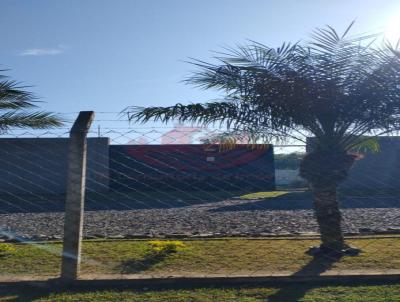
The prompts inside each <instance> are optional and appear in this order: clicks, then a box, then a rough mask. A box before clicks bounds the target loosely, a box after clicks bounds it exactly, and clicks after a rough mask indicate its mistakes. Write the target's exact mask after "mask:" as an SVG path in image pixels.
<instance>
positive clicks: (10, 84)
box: [0, 70, 62, 133]
mask: <svg viewBox="0 0 400 302" xmlns="http://www.w3.org/2000/svg"><path fill="white" fill-rule="evenodd" d="M0 72H1V70H0ZM25 88H26V87H24V86H20V85H19V83H17V82H15V81H12V80H9V79H8V78H7V77H6V76H4V75H0V132H2V133H5V132H7V131H8V130H10V129H12V128H33V129H44V128H52V127H58V126H60V125H61V124H62V122H61V120H60V118H59V117H58V116H57V115H55V114H53V113H49V112H45V111H40V110H37V109H36V108H37V105H36V104H35V103H36V102H37V101H36V97H35V96H34V95H33V94H32V93H30V92H28V91H25V90H24V89H25Z"/></svg>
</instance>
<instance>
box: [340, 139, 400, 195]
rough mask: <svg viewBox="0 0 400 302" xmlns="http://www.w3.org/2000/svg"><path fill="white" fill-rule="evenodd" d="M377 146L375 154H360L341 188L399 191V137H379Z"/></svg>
mask: <svg viewBox="0 0 400 302" xmlns="http://www.w3.org/2000/svg"><path fill="white" fill-rule="evenodd" d="M379 145H380V151H379V152H377V153H372V152H362V154H363V158H362V159H360V160H358V161H356V163H355V164H354V166H353V167H352V169H351V170H350V174H349V177H348V179H347V180H346V181H345V182H344V183H343V184H342V185H341V187H342V188H346V189H352V188H354V189H381V188H382V189H400V137H398V136H395V137H381V138H379Z"/></svg>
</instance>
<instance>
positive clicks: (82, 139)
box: [61, 111, 94, 280]
mask: <svg viewBox="0 0 400 302" xmlns="http://www.w3.org/2000/svg"><path fill="white" fill-rule="evenodd" d="M93 118H94V112H93V111H81V112H79V116H78V118H77V119H76V120H75V123H74V125H73V126H72V128H71V131H70V135H69V151H68V176H67V192H66V201H65V220H64V240H63V253H62V264H61V279H63V280H75V279H77V278H78V274H79V267H80V261H81V241H82V229H83V210H84V201H85V183H86V156H87V142H86V137H87V133H88V131H89V129H90V125H91V123H92V121H93Z"/></svg>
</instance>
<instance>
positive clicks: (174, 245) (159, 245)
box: [149, 240, 186, 255]
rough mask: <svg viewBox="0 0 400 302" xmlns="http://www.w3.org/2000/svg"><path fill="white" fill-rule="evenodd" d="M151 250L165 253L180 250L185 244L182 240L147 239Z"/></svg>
mask: <svg viewBox="0 0 400 302" xmlns="http://www.w3.org/2000/svg"><path fill="white" fill-rule="evenodd" d="M149 244H150V246H151V251H152V252H153V253H154V254H157V255H167V254H171V253H176V252H177V251H179V250H182V249H184V248H185V247H186V245H185V244H184V243H183V242H182V241H171V240H154V241H149Z"/></svg>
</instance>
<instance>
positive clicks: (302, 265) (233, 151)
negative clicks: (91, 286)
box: [0, 113, 400, 277]
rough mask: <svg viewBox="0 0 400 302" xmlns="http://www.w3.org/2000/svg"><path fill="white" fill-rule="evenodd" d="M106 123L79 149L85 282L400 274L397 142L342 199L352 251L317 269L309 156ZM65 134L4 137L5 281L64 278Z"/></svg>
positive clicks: (351, 182) (0, 180)
mask: <svg viewBox="0 0 400 302" xmlns="http://www.w3.org/2000/svg"><path fill="white" fill-rule="evenodd" d="M71 116H73V114H71ZM104 116H105V117H104ZM110 116H114V115H113V114H111V113H104V114H103V115H100V118H98V119H97V120H95V122H94V125H93V126H92V128H91V130H90V132H89V134H88V139H87V143H88V155H87V166H86V167H87V172H86V195H85V213H84V227H83V236H84V239H86V241H85V242H84V244H83V251H82V268H81V273H82V275H85V274H91V275H92V276H93V274H94V275H96V274H106V275H107V274H113V275H120V274H138V275H140V276H150V277H152V276H154V277H160V276H182V275H183V276H199V275H201V276H213V275H224V276H235V275H245V276H259V275H262V276H268V275H284V274H288V275H290V274H304V273H305V274H308V273H310V274H321V273H324V272H330V273H331V274H343V273H346V272H348V271H351V272H353V273H362V272H377V271H379V272H383V273H390V272H394V271H396V270H399V269H400V257H399V256H398V253H397V250H398V248H399V246H400V237H398V235H397V234H400V210H399V201H398V200H399V194H398V193H399V191H398V188H399V186H398V181H399V179H400V177H399V176H400V175H398V172H397V170H398V168H397V167H398V164H399V162H398V158H399V156H398V151H397V150H398V147H396V146H398V143H397V138H393V137H392V138H390V139H388V138H382V140H381V151H380V152H379V153H377V154H372V153H368V152H367V153H365V154H364V158H363V159H362V160H360V161H358V162H357V163H356V164H355V166H354V167H353V170H352V171H351V173H350V175H349V177H348V179H347V180H346V181H345V182H344V183H343V184H342V186H341V187H340V188H339V200H340V206H341V213H342V217H343V221H342V230H343V233H344V234H345V236H346V240H347V242H348V243H349V244H350V245H352V246H356V247H357V248H360V249H361V251H362V252H361V254H360V255H358V256H355V257H347V256H346V257H339V258H338V257H337V256H334V255H324V256H322V257H319V258H313V257H312V256H310V255H307V254H306V253H305V252H306V251H307V250H308V248H309V247H310V246H315V245H318V244H319V238H318V233H319V229H318V224H317V222H316V219H315V217H314V216H315V215H314V210H313V198H312V193H311V191H310V190H309V188H308V185H307V183H306V182H305V180H303V179H302V178H301V177H300V176H299V163H300V161H301V158H302V157H303V156H304V154H305V152H306V146H304V145H278V144H275V145H262V146H261V145H259V146H247V145H245V144H244V143H245V142H242V144H240V142H239V144H237V145H235V146H230V147H229V146H228V147H226V146H222V145H218V144H206V143H203V141H204V139H206V138H209V137H211V136H212V135H214V134H215V133H216V132H217V131H218V130H216V129H207V128H199V127H190V126H185V125H179V124H177V125H174V126H172V127H165V126H162V127H161V126H159V125H156V126H154V127H144V126H143V125H135V124H131V125H129V124H128V122H127V121H125V120H121V119H115V118H111V117H110ZM121 125H122V126H121ZM69 126H70V125H69V124H67V127H66V128H63V129H57V130H51V131H40V132H38V131H16V132H14V133H9V134H7V135H5V136H4V138H1V139H0V145H1V148H0V163H1V165H0V228H1V234H0V236H1V241H5V242H8V243H10V242H11V245H10V246H11V248H12V249H14V250H15V251H16V252H15V253H9V254H7V253H8V252H6V251H5V249H6V248H5V246H6V243H4V242H3V243H2V242H0V254H4V255H6V254H7V256H6V257H0V271H1V274H2V275H5V276H9V275H37V276H57V275H58V274H59V269H60V257H61V241H62V239H63V237H62V236H63V227H64V225H63V218H64V206H65V184H66V181H67V166H68V160H67V159H68V141H69V140H68V131H69ZM14 242H16V243H15V244H14ZM1 247H3V249H4V251H2V249H1Z"/></svg>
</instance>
